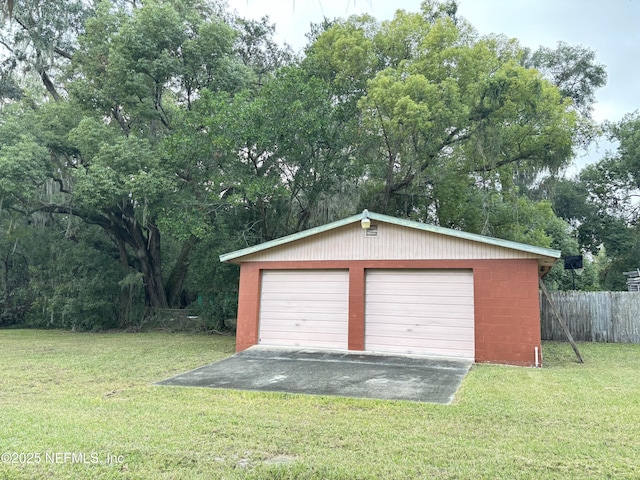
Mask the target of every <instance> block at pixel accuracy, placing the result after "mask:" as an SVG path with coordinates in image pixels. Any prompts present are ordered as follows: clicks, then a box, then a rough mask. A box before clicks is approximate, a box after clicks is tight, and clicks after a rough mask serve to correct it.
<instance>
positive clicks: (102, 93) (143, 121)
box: [9, 2, 250, 308]
mask: <svg viewBox="0 0 640 480" xmlns="http://www.w3.org/2000/svg"><path fill="white" fill-rule="evenodd" d="M196 6H198V8H196ZM200 7H203V5H201V4H199V3H198V2H191V3H189V4H185V3H184V2H176V3H175V4H172V3H171V2H145V5H144V6H143V7H141V8H137V9H135V10H133V12H131V13H129V12H127V11H125V10H122V9H117V8H113V6H112V5H111V4H109V3H106V2H103V3H101V4H100V5H99V7H98V9H97V11H96V15H95V17H93V18H91V19H89V20H88V21H87V22H86V33H84V34H83V35H81V36H80V37H79V39H78V49H77V51H76V52H75V53H74V56H73V62H72V66H71V70H70V72H69V73H70V80H69V81H67V82H66V83H65V88H66V90H67V91H68V93H69V96H70V98H69V100H68V101H65V102H58V103H57V104H54V103H49V104H44V105H41V106H38V107H36V109H35V110H34V111H29V110H24V111H22V112H20V115H18V116H17V117H14V118H18V121H19V122H22V124H23V125H24V124H30V125H31V126H32V127H31V128H30V129H29V130H26V131H33V132H36V133H35V135H36V136H37V137H38V138H37V140H35V141H32V140H31V139H29V138H26V137H25V138H22V139H20V140H19V141H18V142H17V144H16V147H15V149H16V150H18V151H20V152H22V155H23V156H25V155H27V154H28V152H30V151H32V150H33V151H34V153H33V155H36V154H37V158H38V161H39V162H40V163H39V164H38V166H37V167H38V168H37V169H36V168H34V169H33V172H35V173H34V175H36V173H37V176H38V178H37V179H34V182H33V183H32V185H33V187H32V190H37V189H38V187H39V186H40V185H42V183H43V181H42V178H43V177H45V178H46V177H48V178H49V179H50V181H52V182H54V185H55V189H54V193H55V194H54V195H53V196H52V197H51V198H48V199H46V201H44V202H43V201H42V200H41V199H38V198H37V196H31V197H30V198H29V199H28V202H29V203H30V205H31V208H32V210H33V211H39V212H47V213H50V214H55V215H65V216H68V215H72V216H75V217H78V218H80V219H82V220H83V221H85V222H87V223H89V224H94V225H97V226H99V227H100V228H102V229H103V230H104V231H105V232H106V233H107V234H108V235H109V236H110V237H111V238H112V240H113V242H114V243H115V245H116V246H117V248H118V252H119V257H120V262H121V265H122V267H123V273H126V272H128V269H129V268H133V269H135V270H137V271H139V272H140V273H141V274H142V275H143V279H144V286H145V294H146V301H147V304H148V305H149V306H151V307H156V308H157V307H159V308H163V307H167V306H169V305H179V304H180V302H181V299H182V297H181V292H182V289H183V285H184V281H185V278H186V273H187V270H188V257H189V254H190V252H191V250H192V249H193V246H194V245H195V243H196V242H197V241H198V239H199V238H200V235H201V230H200V227H201V223H198V224H192V223H188V222H184V221H183V220H185V219H181V218H180V217H176V216H175V215H176V213H177V212H178V211H179V207H180V206H183V205H189V206H190V207H189V208H188V209H187V210H186V211H187V212H188V211H191V210H195V209H197V206H201V205H203V202H207V201H211V200H212V198H216V197H217V196H218V193H219V192H217V191H216V187H214V188H213V191H212V190H211V183H210V182H212V181H214V180H215V178H212V175H214V172H215V171H216V169H217V165H216V162H215V159H214V158H211V157H207V158H203V156H202V155H200V156H198V157H196V158H188V157H186V156H185V155H184V152H182V151H179V150H176V149H172V148H171V142H170V138H171V135H172V133H173V131H174V130H175V124H174V122H175V121H176V120H180V121H181V119H182V118H183V117H184V116H185V115H188V111H189V109H190V108H191V104H192V103H193V101H194V99H196V98H198V97H199V96H200V95H202V94H203V92H204V91H212V92H217V91H219V92H222V91H237V90H238V89H240V88H241V87H242V86H243V85H245V84H246V80H247V79H248V78H250V72H249V70H248V68H247V67H246V66H244V64H243V63H242V61H241V60H240V59H239V58H238V57H237V56H236V53H235V52H236V50H235V48H236V45H235V43H234V42H235V38H236V36H235V32H234V30H233V29H232V28H231V27H230V26H229V25H228V24H226V23H225V22H223V21H222V20H220V19H219V18H218V17H217V16H215V15H213V14H210V11H209V10H207V9H205V8H200ZM14 13H15V11H14ZM28 142H32V143H31V144H30V143H28ZM29 145H32V147H31V150H29ZM38 149H40V150H38ZM41 149H44V150H45V152H46V154H45V155H43V152H42V150H41ZM36 150H37V151H36ZM209 153H210V152H209ZM16 160H17V159H16ZM9 164H10V165H11V168H26V167H21V166H20V165H23V164H24V165H26V163H25V162H21V163H20V164H18V162H17V161H10V162H9ZM17 177H18V175H17V174H16V183H15V184H12V185H16V187H15V191H14V192H13V193H14V196H13V198H15V202H18V203H21V204H22V205H23V207H22V208H24V205H25V204H26V203H27V202H26V199H20V198H18V195H22V193H19V192H20V184H24V183H25V181H26V180H27V179H28V178H29V177H28V176H25V177H23V178H22V179H21V180H20V181H18V180H17ZM199 196H200V197H199ZM167 206H170V207H167ZM183 213H185V211H181V212H180V214H183ZM163 231H164V233H165V234H167V235H169V236H173V237H174V238H176V239H179V240H180V243H181V245H180V247H179V253H177V254H176V255H175V259H176V263H175V265H174V266H173V268H172V269H168V268H166V267H164V265H163V258H162V254H163V252H162V243H161V237H162V234H163ZM165 254H166V252H165ZM163 267H164V268H163Z"/></svg>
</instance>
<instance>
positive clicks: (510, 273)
mask: <svg viewBox="0 0 640 480" xmlns="http://www.w3.org/2000/svg"><path fill="white" fill-rule="evenodd" d="M323 268H332V269H335V268H342V269H344V268H346V269H349V339H348V346H349V350H363V349H364V329H365V318H364V306H365V305H364V298H365V297H364V294H365V291H364V289H365V271H366V269H367V268H376V269H380V268H396V269H397V268H419V269H456V268H461V269H472V270H473V277H474V278H473V284H474V287H473V288H474V311H475V351H476V353H475V356H476V358H475V360H476V362H490V363H502V364H511V365H523V366H532V365H534V364H535V353H534V351H535V347H538V349H539V352H540V359H541V358H542V347H541V342H540V304H539V300H538V298H539V297H538V262H537V260H536V259H513V260H371V261H369V260H359V261H296V262H246V263H242V264H241V267H240V289H239V295H238V324H237V330H236V351H237V352H240V351H242V350H245V349H246V348H249V347H251V346H253V345H256V344H257V343H258V322H259V314H260V272H261V271H262V270H275V269H287V270H296V269H323Z"/></svg>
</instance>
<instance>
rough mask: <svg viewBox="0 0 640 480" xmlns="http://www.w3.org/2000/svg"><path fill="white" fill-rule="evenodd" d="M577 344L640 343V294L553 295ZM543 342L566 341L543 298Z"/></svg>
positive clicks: (563, 293) (574, 293)
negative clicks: (584, 342) (582, 342)
mask: <svg viewBox="0 0 640 480" xmlns="http://www.w3.org/2000/svg"><path fill="white" fill-rule="evenodd" d="M549 294H550V295H551V298H552V300H553V301H554V302H555V304H556V306H557V307H558V310H560V313H561V314H562V316H563V318H564V320H565V322H566V323H567V327H568V328H569V331H570V332H571V335H573V338H574V339H575V340H577V341H586V342H619V343H640V293H635V292H549ZM540 317H541V319H540V320H541V324H542V325H541V326H542V339H543V340H566V336H565V334H564V332H563V331H562V328H561V327H560V325H559V324H558V321H557V320H556V319H555V318H554V316H553V311H552V310H551V307H550V306H549V302H547V300H546V299H545V298H544V297H543V296H541V298H540Z"/></svg>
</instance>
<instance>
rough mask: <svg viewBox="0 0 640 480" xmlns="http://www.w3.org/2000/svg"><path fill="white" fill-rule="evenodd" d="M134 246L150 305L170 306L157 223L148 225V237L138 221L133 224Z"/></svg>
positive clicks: (157, 306)
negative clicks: (165, 288)
mask: <svg viewBox="0 0 640 480" xmlns="http://www.w3.org/2000/svg"><path fill="white" fill-rule="evenodd" d="M132 227H133V228H132V232H131V233H132V234H133V235H132V237H133V242H134V244H133V247H134V252H135V255H136V258H137V260H138V263H139V264H140V271H141V272H142V274H143V275H144V290H145V298H146V303H147V306H148V307H151V308H168V307H169V302H168V301H167V294H166V292H165V290H164V282H163V280H162V261H161V257H160V232H159V230H158V228H157V227H156V226H155V225H152V224H148V225H147V227H146V231H147V238H145V236H144V234H143V230H142V227H140V225H139V224H138V223H137V222H135V221H134V222H133V224H132Z"/></svg>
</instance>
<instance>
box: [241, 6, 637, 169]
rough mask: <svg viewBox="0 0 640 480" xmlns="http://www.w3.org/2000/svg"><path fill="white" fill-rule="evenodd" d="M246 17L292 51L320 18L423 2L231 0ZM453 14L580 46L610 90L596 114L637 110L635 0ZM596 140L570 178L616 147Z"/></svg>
mask: <svg viewBox="0 0 640 480" xmlns="http://www.w3.org/2000/svg"><path fill="white" fill-rule="evenodd" d="M228 1H229V6H230V8H231V9H235V10H236V11H237V12H238V14H239V15H240V16H242V17H245V18H256V19H259V18H261V17H263V16H265V15H268V16H269V19H270V20H271V22H272V23H275V25H276V39H277V40H278V41H279V42H281V43H284V42H286V43H288V44H289V45H291V46H292V47H293V48H294V50H300V49H302V47H304V45H305V44H306V37H305V34H306V33H307V32H308V31H309V25H310V24H311V23H312V22H313V23H318V22H320V21H322V19H323V17H325V16H326V17H328V18H335V17H348V16H349V15H353V14H361V13H368V14H371V15H372V16H373V17H375V18H376V19H378V20H387V19H390V18H392V17H393V15H394V13H395V11H396V10H397V9H403V10H406V11H409V12H417V11H419V9H420V3H421V0H392V1H389V0H228ZM458 5H459V9H458V15H459V16H462V17H464V18H466V19H467V20H468V21H469V22H470V23H471V24H472V25H473V26H474V27H475V28H476V30H477V31H478V32H479V33H480V34H481V35H487V34H491V33H494V34H504V35H507V36H508V37H510V38H517V39H518V40H519V41H520V43H521V44H522V45H523V46H526V47H530V48H532V49H537V48H538V47H539V46H542V45H543V46H547V47H555V46H556V45H557V43H558V42H559V41H564V42H567V43H569V44H572V45H575V44H578V45H583V46H585V47H588V48H590V49H591V50H593V51H595V52H596V59H597V61H598V62H599V63H602V64H604V65H605V67H606V70H607V74H608V81H607V85H606V86H605V87H603V88H601V89H600V90H598V92H597V94H596V97H597V103H596V104H595V106H594V111H593V117H594V119H595V120H596V121H599V122H601V121H604V120H610V121H618V120H620V119H621V118H622V117H623V116H624V115H625V114H627V113H631V112H633V111H635V110H640V0H606V1H605V0H458ZM614 148H615V145H612V144H610V143H608V142H606V141H604V140H603V141H600V142H599V144H598V145H594V146H593V147H592V148H591V150H590V151H589V152H587V153H585V154H583V155H582V156H581V157H580V158H578V159H576V161H575V163H574V167H572V168H570V169H569V171H568V172H567V173H568V174H569V175H572V174H574V173H576V172H577V171H578V169H579V168H580V167H582V166H583V165H584V164H586V163H590V162H593V161H596V160H597V159H599V158H600V157H601V156H602V155H603V154H604V152H605V151H606V150H611V149H614Z"/></svg>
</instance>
